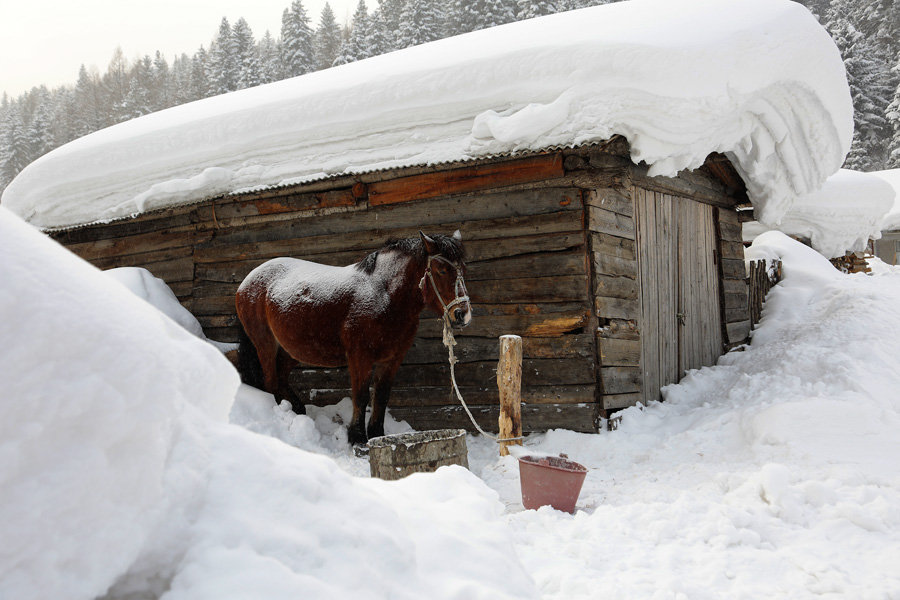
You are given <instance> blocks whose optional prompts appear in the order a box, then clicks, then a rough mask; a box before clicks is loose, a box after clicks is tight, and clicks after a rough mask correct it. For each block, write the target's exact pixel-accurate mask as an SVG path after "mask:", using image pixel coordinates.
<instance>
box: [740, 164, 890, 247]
mask: <svg viewBox="0 0 900 600" xmlns="http://www.w3.org/2000/svg"><path fill="white" fill-rule="evenodd" d="M898 184H900V181H898ZM898 189H900V188H898ZM894 203H895V188H894V187H892V186H891V185H890V184H889V183H888V182H887V181H885V179H884V178H882V177H880V176H878V175H877V174H875V173H863V172H860V171H851V170H848V169H841V170H840V171H838V172H837V173H835V174H834V175H832V176H831V177H829V178H828V180H827V181H826V182H825V185H823V186H822V188H821V189H819V190H816V191H814V192H811V193H809V194H805V195H803V196H800V197H798V198H795V199H794V201H793V203H792V205H791V207H790V208H789V209H788V210H787V212H786V213H785V214H784V216H783V217H782V218H781V222H780V223H779V224H778V226H777V227H776V228H775V229H777V230H778V231H781V232H783V233H786V234H788V235H793V236H798V237H801V238H805V239H807V240H809V243H810V245H811V246H812V247H813V248H815V249H816V250H818V251H819V252H820V253H821V254H823V255H824V256H825V257H826V258H834V257H836V256H843V255H844V253H845V252H846V251H847V250H865V249H866V246H867V245H868V242H869V239H878V238H880V237H881V231H882V230H883V229H885V226H884V222H885V220H886V219H887V220H890V219H889V218H888V217H887V216H886V215H885V213H888V211H889V210H890V209H891V207H892V206H893V205H894ZM898 217H900V215H898ZM897 222H898V224H900V219H898V221H897ZM769 229H770V228H768V227H765V226H764V225H762V224H761V223H758V222H751V223H745V224H744V239H745V240H747V241H752V240H754V239H755V238H756V236H758V235H759V234H761V233H763V232H764V231H768V230H769Z"/></svg>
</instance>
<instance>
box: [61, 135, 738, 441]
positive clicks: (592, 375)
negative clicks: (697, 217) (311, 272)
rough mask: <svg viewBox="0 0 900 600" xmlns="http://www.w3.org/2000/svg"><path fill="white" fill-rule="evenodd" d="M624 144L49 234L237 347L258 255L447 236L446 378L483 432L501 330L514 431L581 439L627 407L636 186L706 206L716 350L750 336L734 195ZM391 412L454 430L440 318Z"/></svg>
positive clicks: (324, 388)
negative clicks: (513, 399)
mask: <svg viewBox="0 0 900 600" xmlns="http://www.w3.org/2000/svg"><path fill="white" fill-rule="evenodd" d="M621 146H622V141H621V140H620V143H619V144H618V146H615V145H614V146H613V147H611V148H610V147H603V148H600V149H596V148H595V149H576V150H571V151H566V153H562V152H556V153H549V154H545V155H538V156H533V157H528V158H524V159H521V158H520V159H515V160H506V161H502V160H498V161H491V162H487V163H485V164H479V165H475V166H472V165H471V164H470V165H465V164H463V165H456V166H452V167H451V166H441V167H429V168H413V169H403V170H396V171H393V172H381V173H372V174H368V175H364V176H357V177H353V178H350V177H345V178H340V179H332V180H328V181H324V182H319V183H314V184H305V185H301V186H294V187H288V188H283V189H271V190H266V191H262V192H257V193H247V194H242V195H236V196H228V197H222V198H217V199H214V200H212V201H208V202H206V203H203V204H198V205H193V206H187V207H179V208H173V209H168V210H163V211H158V212H156V213H150V214H145V215H141V216H139V217H136V218H133V219H129V220H126V221H120V222H116V223H110V224H105V225H94V226H87V227H81V228H77V229H72V230H68V231H60V232H55V233H53V234H52V235H53V236H54V237H56V238H57V239H58V240H59V241H61V242H62V243H64V244H66V245H67V246H68V247H69V248H70V249H72V250H73V251H74V252H76V253H77V254H79V255H80V256H82V257H83V258H86V259H87V260H89V261H91V262H93V263H94V264H95V265H97V266H98V267H100V268H104V269H105V268H110V267H114V266H142V267H145V268H147V269H149V270H150V271H151V272H152V273H153V274H154V275H156V276H157V277H161V278H162V279H164V280H165V281H166V282H167V283H168V284H169V285H170V286H171V287H172V289H173V291H174V292H175V293H176V295H177V296H178V298H179V299H180V300H181V302H182V303H183V304H184V305H185V306H186V307H187V308H188V309H189V310H191V312H192V313H193V314H195V315H196V316H197V318H198V319H199V320H200V322H201V324H202V325H203V328H204V331H205V332H206V334H207V335H208V336H209V337H210V338H212V339H217V340H221V341H234V340H236V337H237V323H236V317H235V315H234V292H235V290H236V289H237V286H238V285H239V283H240V282H241V281H242V279H243V278H244V276H245V275H246V274H247V273H249V272H250V270H252V269H253V268H254V267H256V266H257V265H259V264H261V263H262V262H264V261H266V260H268V259H270V258H274V257H277V256H295V257H298V258H304V259H307V260H312V261H316V262H321V263H325V264H333V265H345V264H350V263H353V262H356V261H358V260H360V259H362V258H363V257H364V256H365V255H366V254H367V253H368V252H370V251H372V250H375V249H377V248H379V247H380V246H381V245H382V244H383V243H384V241H385V240H387V239H388V238H390V237H410V236H414V235H417V233H418V231H419V230H420V229H421V230H424V231H426V232H435V233H447V234H449V233H451V232H452V231H453V230H454V229H457V228H458V229H460V230H461V231H462V234H463V242H464V246H465V248H466V252H467V254H468V259H467V263H468V275H467V278H466V279H467V286H468V289H469V293H470V296H471V297H472V300H473V307H474V316H473V321H472V323H471V325H470V326H469V327H467V328H466V329H465V330H463V331H462V332H461V333H460V334H459V335H458V336H457V340H458V342H459V344H458V346H457V348H456V350H457V355H458V357H459V359H460V364H459V365H458V366H457V380H458V382H459V385H460V389H461V391H462V393H463V395H464V397H465V398H466V399H467V402H468V403H469V405H470V407H471V408H472V411H473V413H474V414H475V415H476V418H477V419H478V420H479V423H480V424H481V426H482V427H484V428H485V429H489V430H494V431H496V429H497V416H498V391H497V388H496V361H497V358H498V355H499V342H498V339H497V338H498V337H499V336H501V335H505V334H515V335H519V336H521V337H522V338H523V355H524V356H523V368H522V386H523V388H522V395H523V401H524V405H523V407H522V422H523V429H524V430H525V431H526V432H529V431H543V430H546V429H549V428H555V427H564V428H568V429H574V430H578V431H593V430H595V427H596V424H597V417H598V415H602V416H606V415H608V414H609V412H610V411H613V410H616V409H619V408H623V407H626V406H631V405H633V404H635V403H636V402H637V401H639V400H640V399H641V364H640V360H641V332H640V323H639V319H640V302H639V293H640V292H639V277H638V268H639V265H638V258H637V249H636V240H637V237H636V225H635V219H634V200H633V194H634V189H636V186H637V187H640V188H647V189H656V190H657V191H663V192H666V193H675V194H679V195H681V196H686V197H687V196H691V195H693V197H695V198H697V199H699V200H700V201H701V202H704V203H706V204H709V205H711V206H714V207H715V208H714V217H715V226H716V239H717V244H718V246H717V252H718V256H717V259H718V258H721V260H717V262H716V264H717V267H718V269H719V270H720V277H721V282H722V285H721V290H722V291H721V293H722V298H721V306H722V319H721V322H722V324H723V325H722V329H723V340H724V345H725V346H726V347H727V346H730V345H734V344H737V343H739V342H741V341H743V339H745V338H746V332H747V331H749V316H748V315H747V314H746V313H747V305H746V282H745V281H744V280H743V254H742V247H741V245H740V225H739V223H738V220H737V214H736V213H735V212H734V210H733V206H734V200H733V199H732V198H730V197H729V196H728V195H727V194H725V193H724V192H723V190H722V189H721V186H718V187H717V184H715V183H711V178H710V177H709V175H708V174H703V173H699V174H688V175H686V176H685V177H681V176H680V177H679V178H677V179H661V178H649V177H647V176H646V172H645V170H644V169H642V168H640V167H635V166H634V165H633V164H632V163H631V161H630V160H629V159H628V157H627V145H625V146H624V150H623V148H622V147H621ZM685 201H689V200H687V199H685ZM293 380H294V382H295V383H296V385H297V387H298V389H299V390H300V392H301V395H302V396H303V397H304V398H305V399H306V400H307V401H308V402H310V403H312V404H318V405H321V404H329V403H333V402H335V401H338V400H340V399H341V398H343V397H346V396H349V389H348V387H349V378H348V376H347V374H346V372H345V370H344V369H322V368H312V367H310V368H299V369H297V370H295V372H294V373H293ZM390 410H391V413H392V414H393V415H394V416H395V417H397V418H400V419H406V420H408V421H409V422H410V423H411V424H412V425H413V426H414V427H416V428H419V429H426V428H443V427H457V426H458V427H466V426H467V425H468V421H467V417H466V416H465V413H464V412H463V410H462V408H461V407H460V406H459V405H458V404H457V402H456V400H455V398H452V397H451V390H450V386H449V367H448V365H447V355H446V350H445V348H444V347H443V346H442V344H441V326H440V322H439V321H438V319H437V315H433V314H428V313H425V314H423V319H422V322H421V325H420V328H419V333H418V335H417V338H416V340H415V342H414V344H413V347H412V348H411V350H410V352H409V354H408V355H407V358H406V360H405V362H404V366H403V367H402V368H401V369H400V371H399V373H398V375H397V378H396V382H395V387H394V391H393V393H392V396H391V405H390Z"/></svg>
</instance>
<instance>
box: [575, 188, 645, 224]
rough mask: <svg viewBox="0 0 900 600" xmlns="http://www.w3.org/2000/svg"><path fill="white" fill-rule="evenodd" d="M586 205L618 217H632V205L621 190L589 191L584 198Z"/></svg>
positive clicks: (603, 189) (628, 197) (602, 189)
mask: <svg viewBox="0 0 900 600" xmlns="http://www.w3.org/2000/svg"><path fill="white" fill-rule="evenodd" d="M586 200H587V203H588V204H589V205H591V206H595V207H597V208H602V209H605V210H610V211H612V212H615V213H619V214H620V215H626V216H628V217H631V216H633V215H634V204H633V203H632V201H631V197H630V196H629V195H628V194H627V193H626V192H625V190H624V189H622V188H600V189H596V190H591V191H590V192H589V193H588V194H587V197H586Z"/></svg>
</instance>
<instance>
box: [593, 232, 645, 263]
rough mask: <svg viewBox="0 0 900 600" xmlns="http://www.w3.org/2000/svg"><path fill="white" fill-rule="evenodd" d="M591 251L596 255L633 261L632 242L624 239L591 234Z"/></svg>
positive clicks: (604, 234) (602, 234)
mask: <svg viewBox="0 0 900 600" xmlns="http://www.w3.org/2000/svg"><path fill="white" fill-rule="evenodd" d="M591 250H593V251H594V252H596V253H598V254H605V255H607V256H615V257H617V258H624V259H628V260H635V253H634V240H632V239H628V238H624V237H618V236H615V235H610V234H606V233H597V232H591Z"/></svg>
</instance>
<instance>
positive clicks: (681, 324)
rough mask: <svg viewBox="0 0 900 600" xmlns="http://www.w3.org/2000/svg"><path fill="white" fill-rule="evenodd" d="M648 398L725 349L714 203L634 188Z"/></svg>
mask: <svg viewBox="0 0 900 600" xmlns="http://www.w3.org/2000/svg"><path fill="white" fill-rule="evenodd" d="M634 200H635V220H636V228H637V246H638V252H637V254H638V270H639V280H640V299H641V323H640V331H641V371H642V381H641V384H642V385H641V389H642V395H643V399H644V402H645V403H646V402H648V401H650V400H657V399H659V389H660V388H661V387H662V386H664V385H668V384H670V383H675V382H677V381H678V380H679V379H681V377H682V376H683V375H684V373H685V371H687V370H688V369H696V368H699V367H701V366H704V365H711V364H714V363H715V361H716V359H717V358H718V357H719V355H720V354H721V351H722V326H721V313H720V309H719V277H718V269H717V268H716V259H715V249H716V230H715V223H714V220H713V207H712V206H709V205H706V204H702V203H699V202H694V201H692V200H689V199H687V198H681V197H677V196H671V195H668V194H662V193H659V192H652V191H649V190H645V189H641V188H635V189H634Z"/></svg>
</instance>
